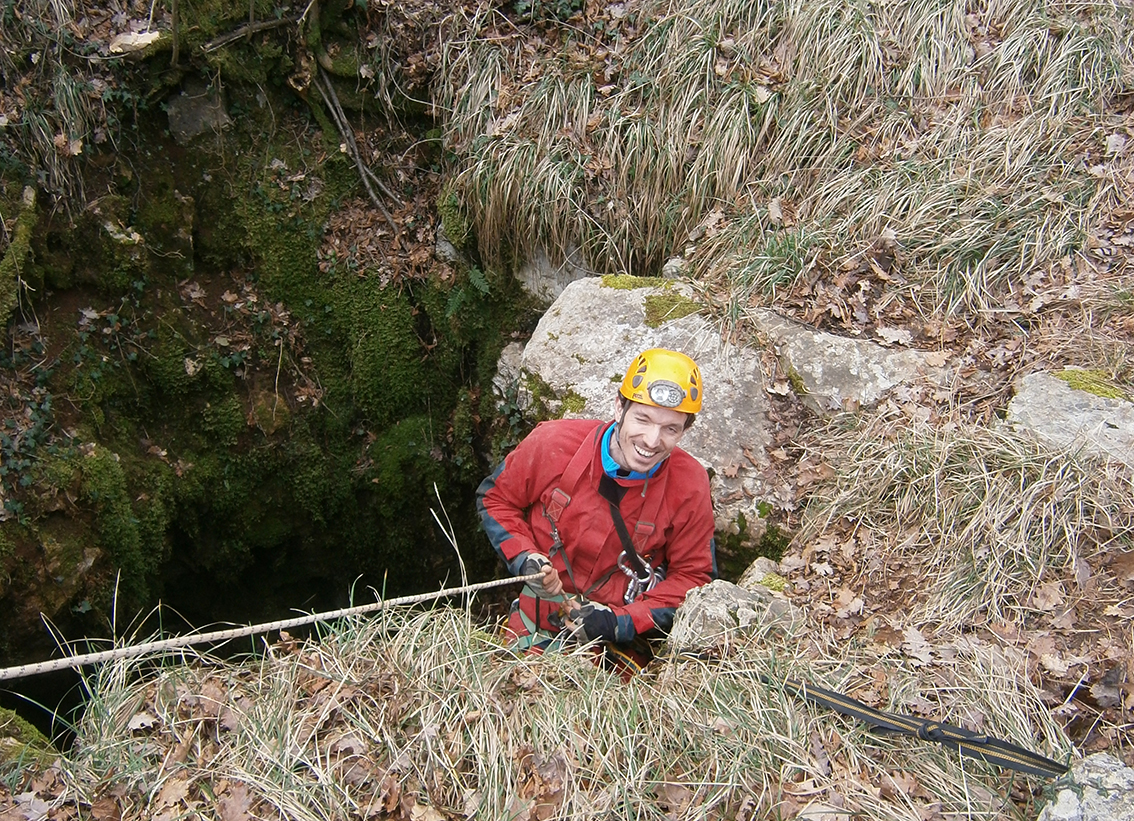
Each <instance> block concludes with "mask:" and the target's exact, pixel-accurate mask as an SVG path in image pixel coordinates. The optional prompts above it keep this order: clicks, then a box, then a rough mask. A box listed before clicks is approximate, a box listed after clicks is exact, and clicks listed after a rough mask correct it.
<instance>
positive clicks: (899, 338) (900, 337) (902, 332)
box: [874, 326, 913, 346]
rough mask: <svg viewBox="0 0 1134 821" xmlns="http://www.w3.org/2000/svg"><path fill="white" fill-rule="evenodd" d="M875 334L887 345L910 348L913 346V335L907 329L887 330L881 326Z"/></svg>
mask: <svg viewBox="0 0 1134 821" xmlns="http://www.w3.org/2000/svg"><path fill="white" fill-rule="evenodd" d="M874 333H875V334H876V335H877V336H878V338H879V339H881V340H882V341H883V342H885V343H886V344H887V345H907V346H909V345H912V344H913V334H911V333H910V332H909V331H907V330H906V329H905V328H885V327H881V326H880V327H879V328H878V329H877V330H876V331H875V332H874Z"/></svg>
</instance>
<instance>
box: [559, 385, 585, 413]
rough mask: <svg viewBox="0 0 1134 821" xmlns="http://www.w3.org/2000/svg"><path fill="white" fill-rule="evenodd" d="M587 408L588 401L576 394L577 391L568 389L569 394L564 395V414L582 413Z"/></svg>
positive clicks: (562, 410) (562, 407)
mask: <svg viewBox="0 0 1134 821" xmlns="http://www.w3.org/2000/svg"><path fill="white" fill-rule="evenodd" d="M586 406H587V400H586V399H584V398H583V397H582V396H580V395H579V394H577V393H575V391H573V390H570V389H568V391H567V393H565V394H564V395H563V405H562V406H561V408H560V410H561V412H562V413H563V414H567V413H582V412H583V409H584V408H586Z"/></svg>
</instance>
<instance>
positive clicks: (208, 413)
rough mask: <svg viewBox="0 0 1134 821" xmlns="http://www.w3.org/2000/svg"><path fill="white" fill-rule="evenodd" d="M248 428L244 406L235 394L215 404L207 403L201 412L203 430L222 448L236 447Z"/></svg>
mask: <svg viewBox="0 0 1134 821" xmlns="http://www.w3.org/2000/svg"><path fill="white" fill-rule="evenodd" d="M247 427H248V423H247V421H246V419H245V416H244V406H243V405H241V404H240V400H239V399H237V398H236V396H235V395H233V394H229V395H228V396H225V397H223V398H221V399H218V400H216V401H215V402H206V403H205V407H204V409H203V410H202V411H201V428H202V430H204V431H205V433H206V434H208V436H209V438H210V439H211V440H212V441H213V442H215V443H216V444H218V445H220V446H222V447H231V446H232V445H235V444H236V441H237V439H238V438H239V436H240V434H241V433H242V432H243V431H244V430H245V429H246V428H247Z"/></svg>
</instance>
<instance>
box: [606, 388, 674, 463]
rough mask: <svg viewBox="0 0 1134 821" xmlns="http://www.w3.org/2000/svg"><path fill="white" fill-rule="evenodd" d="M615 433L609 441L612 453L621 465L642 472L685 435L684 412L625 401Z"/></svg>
mask: <svg viewBox="0 0 1134 821" xmlns="http://www.w3.org/2000/svg"><path fill="white" fill-rule="evenodd" d="M616 410H617V413H618V414H619V415H620V416H621V422H620V423H619V425H618V432H617V433H618V435H617V436H615V437H614V440H613V441H612V442H611V448H610V451H611V455H612V456H613V457H614V460H615V461H616V462H618V464H619V465H621V466H622V467H624V468H629V469H630V470H634V471H637V472H639V473H645V472H646V471H648V470H650V469H651V468H653V467H654V465H656V464H658V463H659V462H661V461H662V460H663V459H665V457H667V456H669V454H670V453H672V452H673V449H674V448H675V447H677V443H678V442H680V441H681V437H682V436H684V435H685V420H686V414H684V413H682V412H681V411H675V410H672V409H670V408H656V407H654V406H653V405H643V404H641V403H640V402H627V403H626V413H625V414H624V415H623V414H622V411H621V408H616Z"/></svg>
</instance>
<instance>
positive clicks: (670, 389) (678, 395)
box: [646, 379, 685, 408]
mask: <svg viewBox="0 0 1134 821" xmlns="http://www.w3.org/2000/svg"><path fill="white" fill-rule="evenodd" d="M646 390H647V393H649V395H650V401H652V402H653V403H654V404H655V405H657V406H658V407H661V408H676V407H677V406H678V405H680V404H681V403H682V402H683V401H685V391H683V390H682V389H681V388H680V387H679V386H678V385H677V384H675V383H673V382H670V381H669V380H668V379H656V380H654V381H653V382H651V383H650V385H649V387H648V388H647V389H646Z"/></svg>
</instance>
